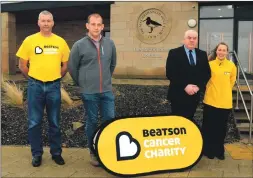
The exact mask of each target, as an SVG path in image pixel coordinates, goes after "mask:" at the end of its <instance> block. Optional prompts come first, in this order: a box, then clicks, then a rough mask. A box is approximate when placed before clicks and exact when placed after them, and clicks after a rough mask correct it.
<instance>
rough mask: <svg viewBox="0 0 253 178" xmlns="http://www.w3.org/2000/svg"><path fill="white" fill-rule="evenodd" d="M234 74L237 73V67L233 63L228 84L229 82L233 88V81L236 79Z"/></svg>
mask: <svg viewBox="0 0 253 178" xmlns="http://www.w3.org/2000/svg"><path fill="white" fill-rule="evenodd" d="M236 75H237V68H236V66H235V65H234V64H233V68H232V72H231V75H230V84H231V86H230V87H231V89H233V87H234V85H235V81H236Z"/></svg>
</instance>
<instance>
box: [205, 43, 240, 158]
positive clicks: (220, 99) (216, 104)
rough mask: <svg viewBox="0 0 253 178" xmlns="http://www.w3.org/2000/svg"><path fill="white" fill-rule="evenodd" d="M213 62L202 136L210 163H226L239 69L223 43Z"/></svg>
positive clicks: (206, 93)
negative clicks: (226, 139)
mask: <svg viewBox="0 0 253 178" xmlns="http://www.w3.org/2000/svg"><path fill="white" fill-rule="evenodd" d="M214 52H215V53H214V56H213V58H214V59H213V60H210V61H209V65H210V68H211V78H210V80H209V81H208V83H207V86H206V92H205V96H204V101H203V103H204V110H203V125H202V134H203V140H204V148H203V153H204V155H205V156H207V157H208V158H209V159H213V158H214V157H217V158H218V159H220V160H224V159H225V156H224V152H225V151H224V140H225V136H226V131H227V120H228V117H229V114H230V112H231V109H232V107H233V101H232V89H233V86H234V84H235V80H236V71H237V69H236V66H235V64H234V63H233V62H232V61H229V60H228V59H227V55H228V45H227V44H226V43H223V42H222V43H219V44H218V45H217V46H216V48H215V49H214Z"/></svg>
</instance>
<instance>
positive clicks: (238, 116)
mask: <svg viewBox="0 0 253 178" xmlns="http://www.w3.org/2000/svg"><path fill="white" fill-rule="evenodd" d="M234 117H235V120H236V122H237V123H245V122H249V119H248V117H247V114H246V112H235V113H234Z"/></svg>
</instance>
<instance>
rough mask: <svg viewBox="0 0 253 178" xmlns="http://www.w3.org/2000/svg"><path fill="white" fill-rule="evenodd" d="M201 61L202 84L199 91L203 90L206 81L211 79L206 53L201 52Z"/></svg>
mask: <svg viewBox="0 0 253 178" xmlns="http://www.w3.org/2000/svg"><path fill="white" fill-rule="evenodd" d="M203 60H204V66H203V72H202V74H203V75H202V83H201V84H200V86H199V87H200V90H203V91H204V90H205V88H206V85H207V83H208V81H209V80H210V78H211V68H210V64H209V61H208V57H207V54H206V52H203Z"/></svg>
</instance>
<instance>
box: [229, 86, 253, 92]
mask: <svg viewBox="0 0 253 178" xmlns="http://www.w3.org/2000/svg"><path fill="white" fill-rule="evenodd" d="M249 87H250V89H251V91H253V85H250V86H249ZM240 89H241V91H242V93H247V92H248V93H249V88H248V86H247V85H240ZM236 91H237V85H235V86H234V87H233V93H235V92H236Z"/></svg>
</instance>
